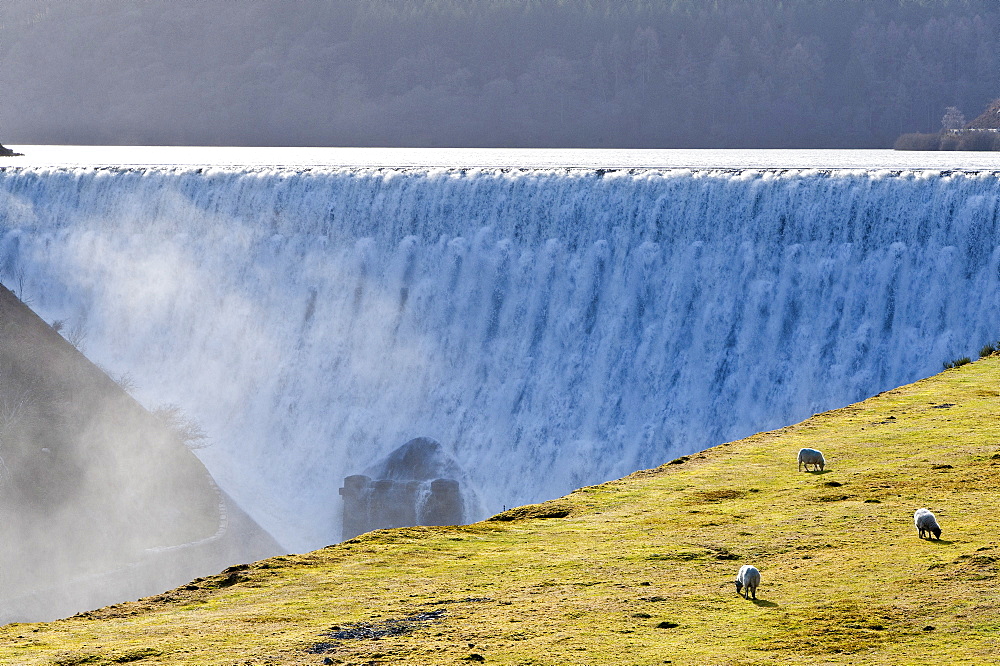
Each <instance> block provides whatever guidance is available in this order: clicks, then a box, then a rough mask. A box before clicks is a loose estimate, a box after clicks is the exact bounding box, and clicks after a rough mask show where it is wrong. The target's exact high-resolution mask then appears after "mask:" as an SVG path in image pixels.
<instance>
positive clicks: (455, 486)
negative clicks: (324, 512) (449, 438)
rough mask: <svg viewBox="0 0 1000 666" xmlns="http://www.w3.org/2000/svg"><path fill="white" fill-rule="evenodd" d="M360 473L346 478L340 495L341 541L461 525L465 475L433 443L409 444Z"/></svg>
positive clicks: (422, 440) (423, 440) (420, 439)
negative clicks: (392, 531)
mask: <svg viewBox="0 0 1000 666" xmlns="http://www.w3.org/2000/svg"><path fill="white" fill-rule="evenodd" d="M366 472H367V473H365V474H354V475H351V476H348V477H346V478H345V479H344V487H343V488H341V489H340V495H341V497H342V498H343V500H344V522H343V531H342V537H341V538H343V539H351V538H353V537H355V536H357V535H359V534H363V533H364V532H370V531H371V530H377V529H386V528H391V527H409V526H413V525H458V524H461V523H463V522H465V521H466V520H467V514H468V512H467V511H466V508H465V507H466V500H467V497H466V495H469V490H468V489H467V488H466V490H465V492H464V493H463V489H462V483H460V482H459V480H458V479H459V478H464V477H465V473H464V472H463V471H462V470H461V469H460V468H459V467H458V464H457V463H456V462H455V461H454V459H452V458H451V456H449V455H447V454H446V453H445V452H444V450H443V448H442V447H441V444H440V443H439V442H437V441H436V440H434V439H431V438H429V437H418V438H416V439H411V440H410V441H409V442H407V443H406V444H403V445H402V446H400V447H399V448H397V449H395V450H394V451H393V452H392V453H390V454H389V455H388V456H386V457H385V458H384V459H383V460H382V461H380V462H379V463H377V464H375V465H373V466H372V467H371V468H369V469H368V470H366ZM466 486H467V484H466Z"/></svg>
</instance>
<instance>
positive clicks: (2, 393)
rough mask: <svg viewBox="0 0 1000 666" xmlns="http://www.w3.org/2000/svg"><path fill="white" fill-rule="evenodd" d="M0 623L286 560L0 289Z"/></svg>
mask: <svg viewBox="0 0 1000 666" xmlns="http://www.w3.org/2000/svg"><path fill="white" fill-rule="evenodd" d="M0 325H2V328H3V337H2V340H0V520H2V522H3V525H4V539H3V542H2V545H0V571H2V575H0V622H4V623H6V622H14V621H22V622H24V621H39V620H51V619H55V618H58V617H64V616H66V615H70V614H72V613H75V612H80V611H85V610H88V609H92V608H97V607H99V606H102V605H106V604H111V603H116V602H118V601H122V600H123V599H134V598H138V597H140V596H147V595H150V594H156V593H159V592H162V591H163V590H165V589H169V588H170V587H173V586H176V585H179V584H181V583H184V582H186V581H188V580H191V579H192V578H194V577H197V576H205V575H211V574H214V573H217V572H218V571H219V570H220V569H221V568H224V567H225V566H228V565H229V564H233V563H234V562H237V561H245V560H253V559H259V558H261V557H265V556H268V555H274V554H277V553H278V552H281V549H280V547H279V546H278V545H277V543H276V542H274V540H273V539H271V538H270V537H269V536H268V535H267V534H266V533H264V532H263V530H261V529H260V528H259V527H258V526H257V525H256V524H255V523H254V522H253V521H252V520H251V519H250V518H249V517H248V516H246V514H245V513H244V512H243V511H242V510H241V509H240V508H239V507H238V506H237V505H236V504H235V503H234V502H232V500H231V499H230V498H229V497H228V496H227V495H226V494H225V493H224V492H223V491H222V490H221V489H220V488H219V487H218V486H216V484H215V483H214V481H212V479H211V477H210V476H209V474H208V472H207V470H206V469H205V468H204V466H203V465H202V464H201V462H200V461H199V460H198V459H197V458H196V457H195V456H194V455H193V454H192V452H191V451H189V450H188V449H187V448H186V447H185V445H184V443H183V442H182V441H181V440H180V439H179V438H178V436H177V434H176V433H175V432H172V431H171V429H170V428H169V427H167V424H165V423H163V422H161V421H159V420H158V419H157V418H155V417H154V416H153V415H151V414H150V413H149V412H147V411H146V410H144V409H143V408H142V407H141V406H140V405H139V403H137V402H136V401H135V400H134V399H133V398H132V397H131V396H130V395H129V394H128V393H127V392H126V391H124V390H123V388H122V387H121V386H120V385H119V384H117V383H116V382H115V381H113V380H112V379H111V378H110V377H109V376H108V375H107V374H105V373H104V372H103V371H102V370H100V369H99V368H97V367H96V366H94V365H93V364H91V363H90V362H89V361H88V360H87V359H86V358H85V357H84V356H83V354H81V353H80V352H79V351H78V349H76V348H75V347H74V346H73V345H72V344H70V342H69V341H67V340H65V339H63V338H62V337H61V336H60V335H59V333H58V332H57V331H56V327H52V326H50V325H49V324H47V323H46V322H44V321H43V320H41V319H40V318H39V317H38V316H36V315H35V314H34V313H33V312H31V310H30V309H29V308H28V307H27V306H26V305H25V304H24V303H23V302H21V301H20V300H19V299H18V298H17V297H16V296H15V294H14V293H13V292H11V291H8V290H7V289H6V288H0Z"/></svg>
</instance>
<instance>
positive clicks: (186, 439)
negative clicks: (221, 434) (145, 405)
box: [152, 405, 208, 449]
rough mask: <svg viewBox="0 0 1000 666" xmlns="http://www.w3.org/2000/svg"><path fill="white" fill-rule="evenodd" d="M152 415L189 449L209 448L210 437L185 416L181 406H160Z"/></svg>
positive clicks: (198, 424)
mask: <svg viewBox="0 0 1000 666" xmlns="http://www.w3.org/2000/svg"><path fill="white" fill-rule="evenodd" d="M152 414H153V416H155V417H156V418H158V419H160V421H161V422H162V423H163V425H165V426H166V427H167V428H169V429H170V430H171V431H172V432H173V433H174V435H176V437H177V438H178V439H179V440H180V441H181V442H183V443H184V445H185V446H187V447H188V448H189V449H202V448H205V447H206V446H208V435H207V434H206V433H205V431H204V430H203V429H202V427H201V424H200V423H198V422H197V421H195V420H194V419H192V418H191V417H189V416H188V415H187V414H185V413H184V412H183V410H181V408H180V407H179V406H177V405H160V406H159V407H156V408H155V409H153V410H152Z"/></svg>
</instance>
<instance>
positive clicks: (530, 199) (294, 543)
mask: <svg viewBox="0 0 1000 666" xmlns="http://www.w3.org/2000/svg"><path fill="white" fill-rule="evenodd" d="M998 198H1000V177H998V175H997V174H996V173H986V172H970V173H963V172H886V171H879V172H876V171H833V172H822V171H782V170H739V171H727V170H672V171H660V170H652V169H631V170H602V169H544V170H532V169H432V168H416V169H379V168H367V169H366V168H353V169H322V168H312V169H278V168H275V169H268V168H204V169H200V168H180V167H177V168H169V167H159V168H157V167H147V168H20V169H6V170H4V171H2V172H0V271H2V276H3V279H4V282H5V283H6V284H8V286H10V287H11V288H13V289H14V290H15V291H16V292H19V295H21V296H22V298H25V299H26V300H30V302H31V304H32V307H33V308H34V309H35V310H36V311H38V312H39V313H41V314H42V315H43V316H44V317H45V318H46V319H47V320H50V321H54V320H60V321H63V322H65V323H64V324H63V326H64V330H67V331H69V330H72V331H75V336H76V337H77V341H78V342H79V344H80V345H81V346H82V347H83V348H84V350H85V351H86V353H87V355H88V356H90V357H91V358H93V359H94V360H96V361H97V362H98V363H100V364H102V365H103V366H104V367H106V368H107V369H108V370H109V371H111V372H112V374H114V373H128V375H129V376H130V378H131V379H132V381H133V382H134V384H135V385H136V389H135V395H136V396H137V398H138V399H139V400H140V401H141V402H142V403H143V404H145V405H147V406H156V405H159V404H178V405H180V406H181V407H182V408H183V409H184V411H185V412H186V413H188V414H189V415H191V416H192V417H194V418H196V419H197V420H198V421H199V422H200V423H201V425H202V426H203V427H204V429H205V430H206V431H207V432H208V433H209V435H210V437H211V445H210V446H208V447H206V448H205V449H203V450H201V451H199V455H200V457H201V458H202V459H203V461H204V462H205V464H206V466H207V467H208V468H209V470H210V471H211V472H212V474H213V475H214V476H215V478H216V479H217V480H218V482H219V483H220V485H221V486H222V487H223V488H224V489H225V490H226V491H227V492H228V493H230V494H231V495H233V496H234V497H235V498H236V500H237V501H238V502H239V503H240V504H241V505H242V506H243V507H245V508H246V509H247V510H248V512H249V513H250V514H251V515H252V516H253V517H254V518H255V519H256V520H257V521H258V522H259V523H260V524H261V525H262V526H264V527H265V528H266V529H268V530H269V531H270V532H271V533H272V534H274V535H275V537H277V538H278V540H279V541H281V542H282V544H284V545H285V546H286V547H288V548H289V549H293V550H305V549H309V548H314V547H318V546H322V545H326V544H327V543H331V542H333V541H336V540H337V538H338V537H339V535H340V533H341V530H340V510H341V503H342V500H341V498H340V496H339V494H338V490H339V487H340V486H341V485H342V481H343V479H344V477H346V476H349V475H352V474H357V473H359V472H361V471H362V470H364V469H366V468H368V467H369V466H371V465H372V464H373V463H374V462H375V461H377V460H379V459H380V458H382V457H383V456H385V455H386V454H387V453H388V452H390V451H392V450H393V449H395V448H396V447H398V446H399V445H400V444H402V443H403V442H406V441H408V440H411V439H413V438H415V437H422V436H426V437H432V438H434V439H435V440H437V441H439V442H440V443H441V444H442V446H444V447H446V448H447V449H448V452H449V454H450V455H451V456H453V458H454V459H455V460H456V461H457V463H458V464H459V465H461V466H462V468H463V469H464V470H465V472H466V473H467V474H468V478H469V482H470V484H472V485H473V486H474V490H475V493H476V496H477V497H478V501H479V502H480V503H481V506H479V507H478V509H477V511H478V515H477V516H473V517H482V516H485V515H488V514H490V513H493V512H496V511H499V510H501V509H502V508H503V506H507V507H510V506H513V505H517V504H522V503H526V502H533V501H539V500H542V499H546V498H549V497H554V496H558V495H560V494H563V493H565V492H567V491H569V490H571V489H573V488H576V487H579V486H581V485H587V484H591V483H596V482H600V481H603V480H607V479H610V478H614V477H617V476H621V475H624V474H627V473H629V472H631V471H634V470H636V469H640V468H644V467H650V466H654V465H657V464H660V463H662V462H664V461H666V460H669V459H670V458H672V457H675V456H677V455H681V454H686V453H690V452H693V451H696V450H699V449H702V448H705V447H708V446H711V445H714V444H717V443H720V442H723V441H726V440H729V439H733V438H737V437H740V436H743V435H747V434H750V433H752V432H756V431H759V430H762V429H768V428H773V427H777V426H781V425H784V424H787V423H791V422H794V421H796V420H799V419H801V418H804V417H806V416H808V415H810V414H812V413H814V412H817V411H821V410H824V409H829V408H833V407H837V406H840V405H843V404H846V403H849V402H852V401H855V400H858V399H862V398H865V397H867V396H869V395H872V394H874V393H877V392H879V391H881V390H885V389H887V388H890V387H894V386H897V385H899V384H902V383H906V382H908V381H912V380H914V379H917V378H919V377H922V376H926V375H929V374H932V373H933V372H936V371H937V370H939V369H940V368H941V363H942V361H946V360H950V359H952V358H955V357H958V356H963V355H972V356H974V355H975V353H976V352H977V351H978V349H979V347H980V346H981V345H982V344H983V343H984V342H988V341H994V340H996V339H997V338H998V337H1000V311H998V309H997V307H996V304H997V303H998V302H1000V240H998V239H1000V234H998V231H1000V229H998ZM792 464H794V461H793V463H792Z"/></svg>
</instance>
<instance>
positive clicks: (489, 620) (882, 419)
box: [0, 356, 1000, 665]
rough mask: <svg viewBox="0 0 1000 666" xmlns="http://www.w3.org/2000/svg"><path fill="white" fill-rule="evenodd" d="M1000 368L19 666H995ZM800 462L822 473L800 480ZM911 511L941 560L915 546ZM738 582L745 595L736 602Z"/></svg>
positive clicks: (88, 623) (212, 589)
mask: <svg viewBox="0 0 1000 666" xmlns="http://www.w3.org/2000/svg"><path fill="white" fill-rule="evenodd" d="M998 389H1000V357H997V356H993V357H990V358H987V359H984V360H982V361H979V362H977V363H973V364H970V365H967V366H963V367H961V368H958V369H954V370H948V371H946V372H944V373H942V374H940V375H937V376H935V377H931V378H929V379H927V380H923V381H920V382H917V383H916V384H913V385H910V386H905V387H902V388H900V389H896V390H893V391H889V392H886V393H884V394H880V395H879V396H876V397H874V398H871V399H870V400H867V401H865V402H863V403H859V404H856V405H851V406H849V407H845V408H843V409H839V410H835V411H832V412H827V413H823V414H819V415H816V416H814V417H812V418H810V419H808V420H806V421H804V422H802V423H800V424H798V425H794V426H790V427H787V428H783V429H781V430H777V431H774V432H768V433H761V434H758V435H755V436H752V437H749V438H747V439H744V440H741V441H738V442H733V443H730V444H726V445H722V446H718V447H715V448H713V449H709V450H707V451H705V452H703V453H701V454H696V455H694V456H691V457H690V458H688V459H679V460H678V461H675V463H676V464H666V465H663V466H662V467H659V468H657V469H654V470H647V471H642V472H637V473H635V474H633V475H631V476H629V477H626V478H624V479H621V480H618V481H613V482H609V483H606V484H602V485H599V486H590V487H586V488H582V489H580V490H578V491H576V492H574V493H572V494H570V495H568V496H566V497H564V498H561V499H559V500H557V501H554V502H552V503H551V505H550V506H549V507H548V508H547V507H546V505H540V506H536V507H533V508H527V509H523V510H519V511H509V512H507V513H506V514H504V516H503V519H502V520H490V521H484V522H481V523H477V524H474V525H470V526H465V527H421V528H403V529H396V530H385V531H378V532H373V533H370V534H366V535H362V536H360V537H357V538H355V539H352V540H350V541H348V542H345V543H343V544H340V545H337V546H331V547H328V548H325V549H323V550H319V551H316V552H314V553H310V554H306V555H301V556H288V557H277V558H272V559H270V560H265V561H262V562H258V563H256V564H252V565H248V566H244V567H234V568H231V569H229V570H227V571H225V572H223V573H222V574H220V575H218V576H214V577H212V578H208V579H202V580H197V581H195V582H193V583H192V584H190V585H187V586H184V587H182V588H178V589H177V590H174V591H172V592H170V593H167V594H163V595H160V596H158V597H152V598H148V599H143V600H141V601H139V602H136V603H129V604H122V605H119V606H114V607H110V608H106V609H103V610H100V611H95V612H93V613H87V614H84V615H82V616H78V617H75V618H72V619H69V620H66V621H60V622H57V623H52V624H48V625H37V626H26V625H20V626H10V627H7V628H4V629H2V630H0V661H3V662H4V663H11V662H16V663H19V664H52V663H61V664H70V663H94V664H110V663H121V662H122V661H123V660H126V661H135V660H138V659H142V658H148V659H149V662H150V663H163V664H202V665H208V664H219V665H221V664H227V665H228V664H233V663H240V664H320V663H324V660H327V659H328V660H329V661H328V662H326V663H344V664H359V663H393V664H429V663H433V664H448V663H466V662H469V661H485V662H486V663H494V664H623V663H630V664H631V663H635V664H660V663H673V664H709V663H711V664H765V663H775V662H776V660H777V661H778V662H780V663H785V664H789V663H790V664H815V663H827V664H860V663H866V664H916V663H928V664H929V663H949V664H958V663H967V664H973V663H986V662H989V661H991V660H992V659H993V655H994V654H995V653H996V647H997V645H996V641H997V639H996V627H997V626H998V623H1000V601H998V599H997V596H996V593H995V588H996V576H997V563H998V562H1000V547H998V542H997V536H996V534H995V522H996V521H995V519H994V515H995V507H996V502H995V493H996V490H995V489H996V488H997V486H998V483H1000V425H998V423H997V419H996V416H995V415H996V413H997V410H998V407H1000V391H998ZM803 446H809V447H813V448H817V449H820V450H822V451H823V452H824V453H825V454H826V460H827V467H826V471H825V472H823V473H805V472H802V473H799V472H796V469H795V468H796V452H797V451H798V449H799V448H801V447H803ZM921 506H926V507H928V508H930V509H931V510H932V511H934V513H935V514H936V515H937V516H938V519H939V521H940V523H941V526H942V528H943V534H942V539H941V540H940V541H926V540H921V539H918V538H917V535H916V531H915V529H914V527H913V522H912V514H913V510H914V509H915V508H917V507H921ZM741 564H753V565H755V566H757V567H758V568H759V569H760V571H761V574H762V583H761V587H760V589H759V590H758V591H757V597H758V600H757V601H756V602H753V601H746V600H744V599H742V598H739V597H737V595H736V593H735V589H734V587H733V585H732V583H731V582H730V581H732V579H733V577H734V575H735V572H736V570H737V569H738V568H739V566H740V565H741Z"/></svg>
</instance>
